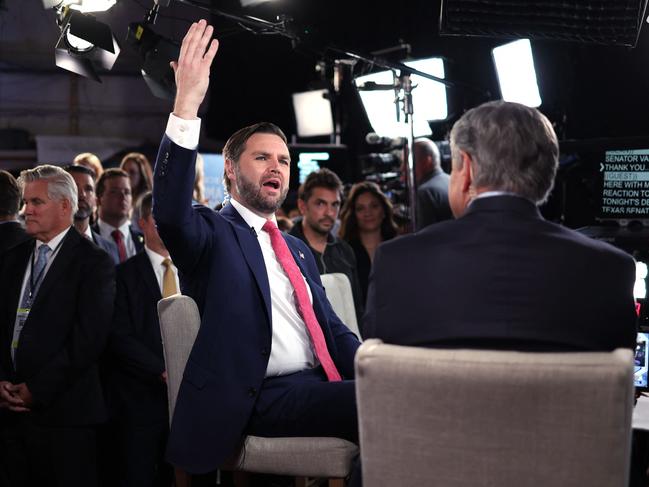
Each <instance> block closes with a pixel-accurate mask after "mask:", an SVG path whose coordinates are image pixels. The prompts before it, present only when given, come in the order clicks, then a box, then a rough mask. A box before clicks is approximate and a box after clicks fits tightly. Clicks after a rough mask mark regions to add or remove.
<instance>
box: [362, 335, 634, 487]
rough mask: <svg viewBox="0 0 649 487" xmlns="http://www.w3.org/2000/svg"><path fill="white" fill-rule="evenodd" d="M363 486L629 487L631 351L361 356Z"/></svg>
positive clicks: (409, 350) (365, 352)
mask: <svg viewBox="0 0 649 487" xmlns="http://www.w3.org/2000/svg"><path fill="white" fill-rule="evenodd" d="M356 394H357V403H358V414H359V428H360V450H361V460H362V468H363V483H364V484H365V485H371V486H383V485H385V486H390V485H408V486H429V485H443V486H444V487H468V486H471V487H481V486H483V487H486V486H498V487H513V486H516V487H527V486H530V487H532V486H535V487H538V486H562V487H564V486H582V485H588V486H589V487H611V486H620V487H622V486H625V485H627V480H628V470H629V458H630V446H631V413H632V408H633V356H632V352H631V351H630V350H622V349H620V350H615V351H614V352H610V353H590V352H581V353H522V352H510V351H507V352H504V351H502V352H500V351H485V350H448V349H443V350H442V349H427V348H414V347H402V346H395V345H386V344H383V343H381V342H380V341H379V340H368V341H366V342H365V343H363V345H362V346H361V347H360V348H359V350H358V353H357V355H356Z"/></svg>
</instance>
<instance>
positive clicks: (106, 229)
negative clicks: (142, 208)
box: [97, 218, 131, 237]
mask: <svg viewBox="0 0 649 487" xmlns="http://www.w3.org/2000/svg"><path fill="white" fill-rule="evenodd" d="M97 225H99V229H100V233H102V234H104V235H110V234H111V233H112V232H113V230H119V231H120V232H122V235H124V237H128V235H129V233H130V229H131V221H130V220H126V221H125V222H124V223H123V224H122V225H120V226H119V227H118V228H115V227H114V226H112V225H109V224H108V223H106V222H105V221H104V220H102V219H101V218H99V219H98V220H97Z"/></svg>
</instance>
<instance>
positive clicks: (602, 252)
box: [362, 196, 636, 351]
mask: <svg viewBox="0 0 649 487" xmlns="http://www.w3.org/2000/svg"><path fill="white" fill-rule="evenodd" d="M634 282H635V264H634V261H633V259H632V258H631V257H630V256H629V255H627V254H626V253H624V252H622V251H621V250H619V249H616V248H614V247H612V246H610V245H608V244H606V243H603V242H599V241H596V240H591V239H589V238H588V237H585V236H583V235H581V234H579V233H577V232H575V231H573V230H569V229H566V228H564V227H561V226H559V225H556V224H554V223H550V222H547V221H545V220H544V219H543V218H542V217H541V215H540V213H539V211H538V209H537V208H536V207H535V206H534V204H532V203H531V202H530V201H528V200H525V199H523V198H519V197H515V196H496V197H488V198H479V199H477V200H475V201H474V202H473V203H472V204H471V206H470V207H469V209H468V211H467V213H466V214H465V215H464V216H462V217H461V218H459V219H457V220H451V221H445V222H441V223H437V224H435V225H432V226H430V227H427V228H425V229H424V230H422V231H421V232H419V233H417V234H414V235H409V236H406V237H401V238H397V239H394V240H391V241H389V242H386V243H384V244H382V245H381V246H379V248H378V250H377V252H376V254H375V257H374V263H373V269H372V274H371V277H370V286H369V293H368V303H367V312H366V315H365V317H364V322H363V329H362V333H363V336H364V337H366V338H369V337H377V338H381V339H382V340H384V341H386V342H388V343H395V344H401V345H412V346H451V347H453V346H472V347H478V348H497V349H501V348H511V349H531V350H564V349H565V350H591V351H604V350H613V349H615V348H617V347H626V348H634V347H635V343H636V316H635V307H634V299H633V286H634Z"/></svg>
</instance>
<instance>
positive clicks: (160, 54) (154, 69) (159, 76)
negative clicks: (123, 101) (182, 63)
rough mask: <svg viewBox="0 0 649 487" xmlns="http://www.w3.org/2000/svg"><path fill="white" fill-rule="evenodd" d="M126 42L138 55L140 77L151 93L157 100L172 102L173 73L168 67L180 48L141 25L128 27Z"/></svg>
mask: <svg viewBox="0 0 649 487" xmlns="http://www.w3.org/2000/svg"><path fill="white" fill-rule="evenodd" d="M126 40H127V42H128V43H129V44H130V45H131V46H133V47H134V48H135V50H136V51H137V52H138V53H139V54H140V58H141V60H142V69H141V72H142V77H143V78H144V82H145V83H146V84H147V86H148V87H149V90H150V91H151V93H153V95H154V96H156V97H158V98H162V99H165V100H173V99H174V96H175V94H176V80H175V77H174V71H173V69H171V67H170V66H169V63H170V62H171V61H177V60H178V57H179V55H180V46H179V45H178V44H177V43H175V42H173V41H171V40H169V39H166V38H164V37H162V36H161V35H158V34H156V33H155V32H154V31H153V29H151V28H150V27H149V26H148V25H146V24H143V23H137V22H135V23H132V24H130V25H129V26H128V34H127V36H126Z"/></svg>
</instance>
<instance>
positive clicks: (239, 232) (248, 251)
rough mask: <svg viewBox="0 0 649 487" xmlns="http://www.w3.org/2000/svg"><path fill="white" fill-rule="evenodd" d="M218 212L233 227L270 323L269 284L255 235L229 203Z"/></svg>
mask: <svg viewBox="0 0 649 487" xmlns="http://www.w3.org/2000/svg"><path fill="white" fill-rule="evenodd" d="M220 214H221V215H222V216H223V217H224V218H225V219H226V220H227V221H229V222H230V223H231V224H232V228H233V229H234V233H235V235H236V238H237V240H238V241H239V246H240V247H241V251H242V253H243V256H244V258H245V259H246V262H247V263H248V267H249V268H250V270H251V271H252V274H253V276H254V277H255V280H256V281H257V286H259V290H260V291H261V295H262V296H263V298H264V307H265V309H266V316H267V317H268V322H269V323H270V322H271V316H272V314H271V308H270V284H268V274H267V272H266V264H265V263H264V256H263V255H262V253H261V248H260V247H259V241H258V240H257V236H256V235H255V234H254V231H253V230H252V229H251V228H250V227H249V226H248V224H247V223H246V222H245V220H244V219H243V218H242V217H241V215H239V213H238V212H237V210H235V209H234V207H233V206H232V205H231V204H230V205H226V206H225V207H223V209H222V210H221V211H220Z"/></svg>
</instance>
